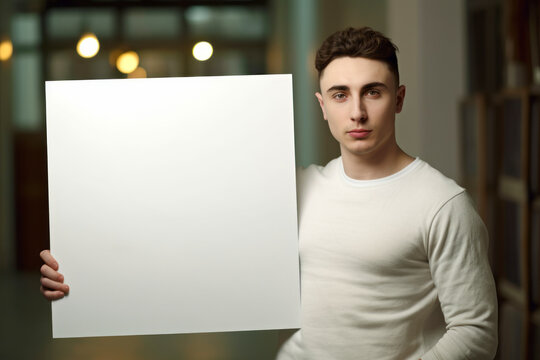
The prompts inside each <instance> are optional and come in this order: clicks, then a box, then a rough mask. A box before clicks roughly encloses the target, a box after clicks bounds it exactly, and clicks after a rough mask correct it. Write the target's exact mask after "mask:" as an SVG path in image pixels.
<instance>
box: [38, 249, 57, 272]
mask: <svg viewBox="0 0 540 360" xmlns="http://www.w3.org/2000/svg"><path fill="white" fill-rule="evenodd" d="M39 256H40V257H41V260H43V262H44V263H45V264H47V265H49V266H50V267H51V268H52V269H53V270H58V262H57V261H56V260H55V258H54V257H53V256H52V255H51V252H50V251H49V250H43V251H42V252H40V253H39Z"/></svg>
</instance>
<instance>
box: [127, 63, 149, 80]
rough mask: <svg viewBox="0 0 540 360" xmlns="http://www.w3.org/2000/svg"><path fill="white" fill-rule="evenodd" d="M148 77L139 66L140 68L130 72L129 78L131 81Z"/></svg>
mask: <svg viewBox="0 0 540 360" xmlns="http://www.w3.org/2000/svg"><path fill="white" fill-rule="evenodd" d="M146 76H147V75H146V70H145V69H144V68H142V67H140V66H139V67H138V68H136V69H135V70H133V72H130V73H129V74H128V76H127V77H128V78H129V79H137V78H145V77H146Z"/></svg>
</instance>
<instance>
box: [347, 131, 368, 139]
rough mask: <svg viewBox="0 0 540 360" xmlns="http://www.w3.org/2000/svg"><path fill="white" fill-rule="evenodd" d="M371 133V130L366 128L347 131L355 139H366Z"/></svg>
mask: <svg viewBox="0 0 540 360" xmlns="http://www.w3.org/2000/svg"><path fill="white" fill-rule="evenodd" d="M370 133H371V130H366V129H353V130H350V131H347V134H349V135H350V136H352V137H353V138H355V139H364V138H366V137H368V136H369V134H370Z"/></svg>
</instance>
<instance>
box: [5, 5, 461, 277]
mask: <svg viewBox="0 0 540 360" xmlns="http://www.w3.org/2000/svg"><path fill="white" fill-rule="evenodd" d="M11 5H12V2H10V1H2V2H1V3H0V6H1V8H0V20H1V21H0V29H1V31H2V33H3V34H6V33H9V24H10V14H11V12H12V11H11ZM269 9H270V11H271V12H272V17H271V18H272V32H271V39H270V42H269V43H270V46H269V51H268V72H270V73H278V72H279V73H293V74H294V75H293V81H294V104H295V122H296V157H297V164H298V165H301V166H307V165H309V164H311V163H317V164H325V163H326V162H328V161H329V160H330V159H332V158H334V157H336V156H338V155H339V148H338V146H337V143H336V142H335V141H334V139H333V138H332V137H331V135H330V132H329V131H328V127H327V124H326V122H325V121H324V120H323V118H322V116H321V113H320V109H319V106H318V103H317V101H316V99H315V96H314V93H315V92H316V91H317V90H318V81H317V74H316V72H315V69H314V65H313V63H314V56H315V52H316V50H317V47H318V46H319V44H320V42H321V41H322V40H324V38H326V37H327V36H328V35H329V34H331V33H332V32H334V31H336V30H339V29H343V28H345V27H347V26H355V27H357V26H364V25H367V26H371V27H373V28H375V29H377V30H379V31H382V32H383V33H385V34H386V35H388V36H389V37H390V38H391V39H392V40H393V41H394V42H395V43H396V44H397V45H398V47H399V48H400V52H399V53H398V57H399V62H400V73H401V77H402V83H403V84H405V85H406V86H407V94H406V100H405V107H404V111H403V112H402V114H400V115H399V116H398V120H397V136H398V142H399V143H400V145H401V146H402V147H403V148H404V149H405V150H406V151H407V152H409V153H410V154H412V155H416V156H420V157H421V158H423V159H425V160H427V161H428V162H430V163H432V164H433V165H434V166H435V167H437V168H438V169H440V170H441V171H442V172H444V173H445V174H447V175H449V176H451V177H458V176H459V175H460V174H459V163H458V140H459V139H458V135H457V130H458V129H457V121H456V117H457V114H456V110H457V101H458V100H459V98H460V96H461V95H462V94H463V93H464V87H465V81H464V79H465V60H464V43H465V39H464V32H465V29H464V20H463V19H464V1H463V0H458V1H454V0H407V1H402V0H382V1H376V2H373V1H359V0H297V1H287V0H274V1H270V2H269ZM10 72H11V70H10V63H9V62H7V63H1V64H0V80H1V81H0V84H1V85H0V94H1V95H2V96H1V97H0V130H1V131H0V171H1V179H0V269H13V268H14V254H13V253H14V240H13V239H14V236H13V221H14V219H13V208H14V207H13V203H12V195H13V183H12V178H13V164H12V163H11V161H12V160H11V159H12V145H11V142H12V138H11V136H10V135H11V110H10V108H11V103H12V99H11V96H10V94H11V93H12V91H11V78H10Z"/></svg>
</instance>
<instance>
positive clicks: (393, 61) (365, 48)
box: [315, 26, 399, 86]
mask: <svg viewBox="0 0 540 360" xmlns="http://www.w3.org/2000/svg"><path fill="white" fill-rule="evenodd" d="M396 51H398V48H397V46H396V45H395V44H394V43H392V41H391V40H390V39H389V38H387V37H386V36H384V35H383V34H382V33H380V32H378V31H375V30H373V29H371V28H369V27H367V26H366V27H361V28H352V27H349V28H347V29H345V30H341V31H337V32H335V33H333V34H332V35H330V36H329V37H328V38H326V40H324V41H323V43H322V45H321V47H320V48H319V50H318V51H317V56H316V57H315V68H316V69H317V71H318V72H319V78H320V77H321V75H322V72H323V70H324V69H325V68H326V67H327V66H328V64H330V62H332V60H334V59H337V58H339V57H346V56H349V57H363V58H366V59H373V60H379V61H382V62H384V63H386V64H387V65H388V68H389V69H390V71H391V72H392V73H393V74H394V76H395V78H396V86H399V71H398V61H397V56H396Z"/></svg>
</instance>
